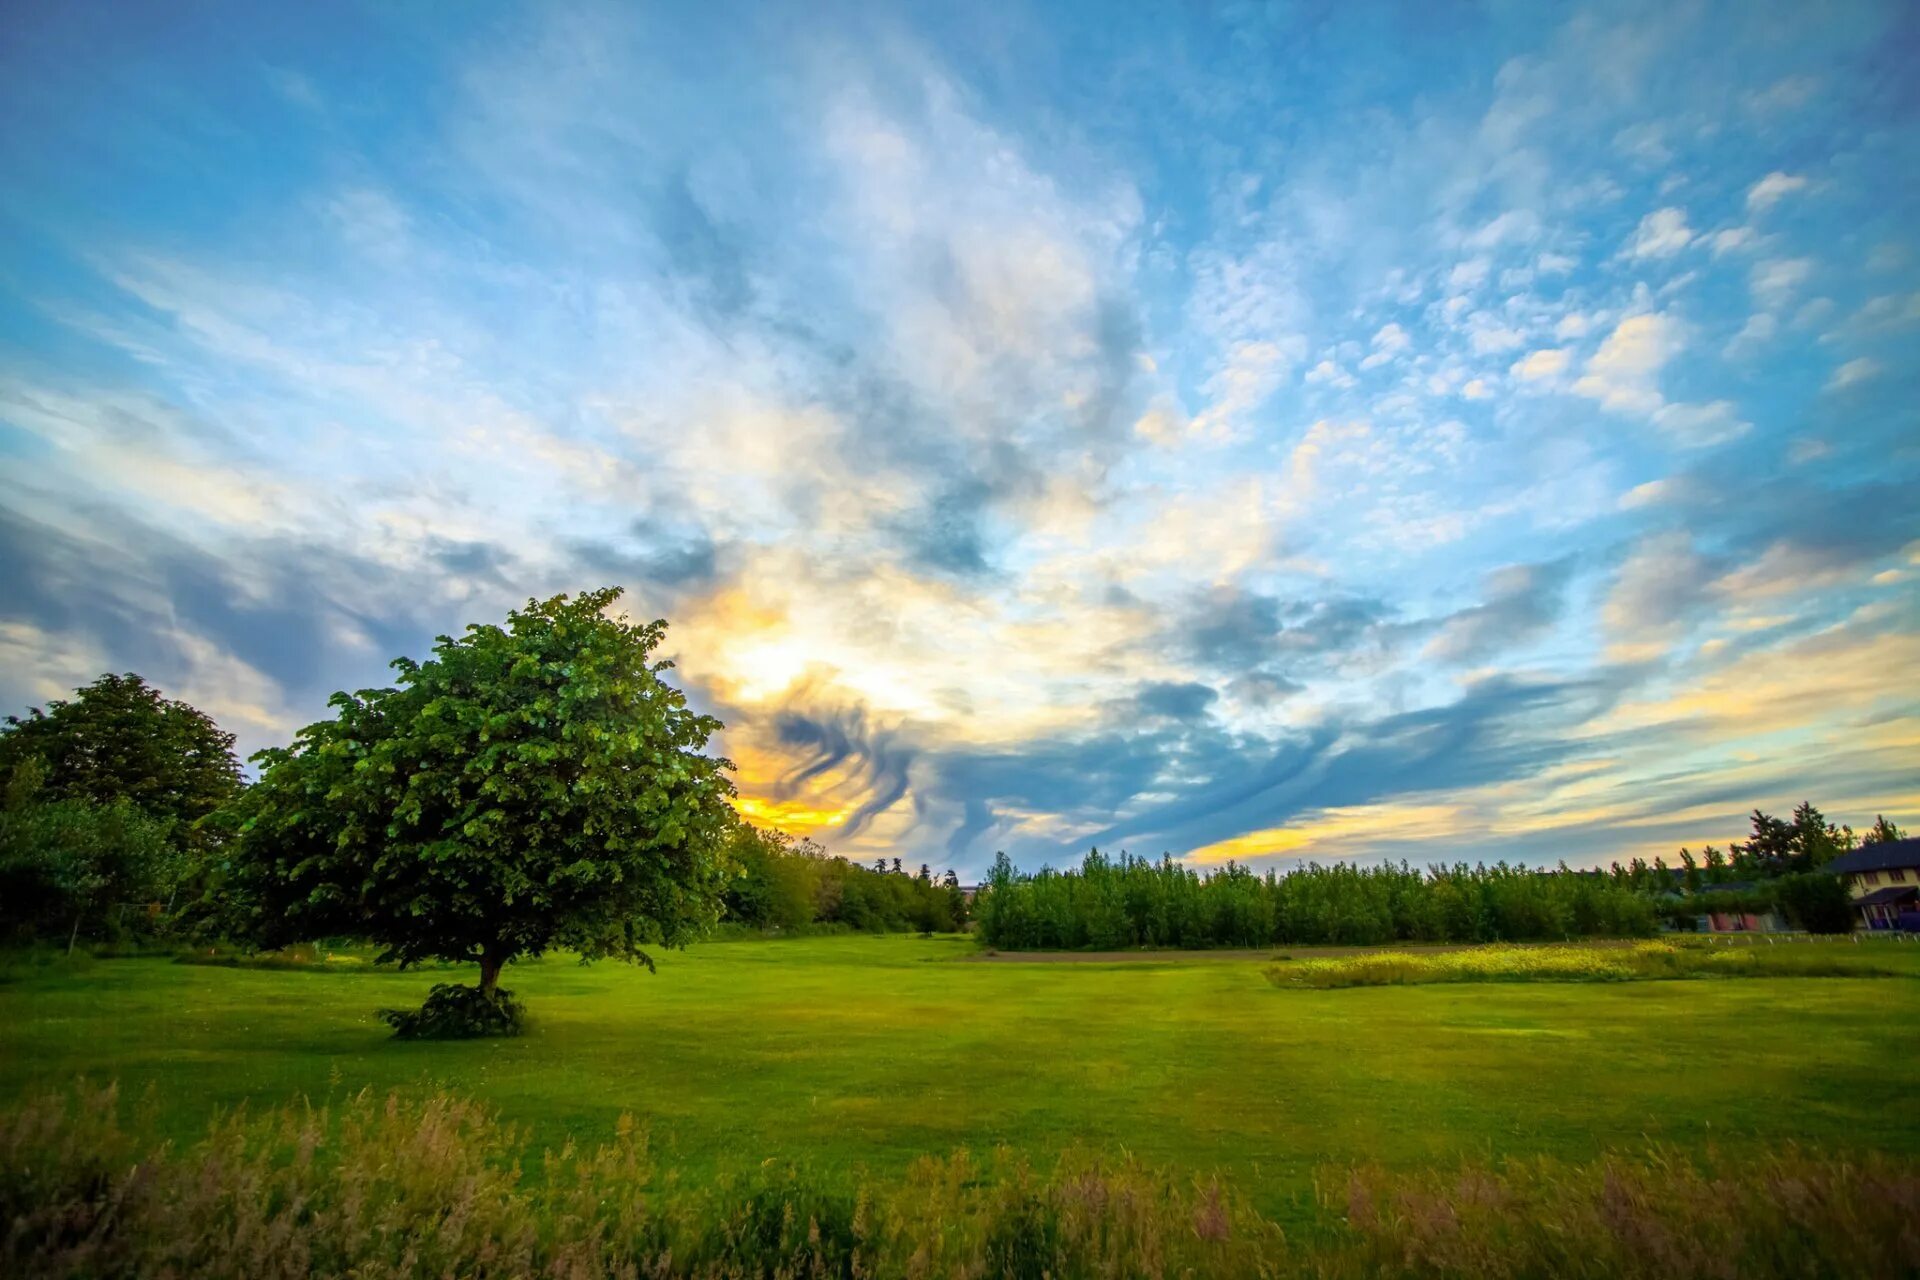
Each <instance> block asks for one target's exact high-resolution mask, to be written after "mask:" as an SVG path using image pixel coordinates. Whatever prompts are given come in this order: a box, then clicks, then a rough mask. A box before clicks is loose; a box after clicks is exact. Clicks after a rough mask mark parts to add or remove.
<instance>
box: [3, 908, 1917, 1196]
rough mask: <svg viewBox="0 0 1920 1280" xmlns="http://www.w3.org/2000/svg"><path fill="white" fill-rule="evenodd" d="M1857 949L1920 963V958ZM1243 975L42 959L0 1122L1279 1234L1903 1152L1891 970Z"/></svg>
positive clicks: (835, 948)
mask: <svg viewBox="0 0 1920 1280" xmlns="http://www.w3.org/2000/svg"><path fill="white" fill-rule="evenodd" d="M1796 945H1797V946H1798V947H1801V948H1805V949H1807V950H1808V951H1809V952H1810V953H1818V952H1820V951H1822V950H1831V951H1840V950H1843V949H1844V950H1845V951H1846V952H1847V953H1849V954H1852V953H1853V952H1854V951H1855V950H1856V949H1855V948H1854V946H1853V944H1850V943H1815V944H1805V943H1802V944H1796ZM1857 950H1858V951H1859V952H1860V953H1861V954H1863V955H1865V954H1871V955H1874V956H1877V957H1878V963H1881V964H1884V965H1887V966H1889V967H1902V968H1904V969H1905V970H1906V971H1907V972H1914V971H1916V970H1920V947H1911V946H1899V945H1891V944H1880V945H1878V946H1877V947H1874V948H1873V950H1872V951H1869V947H1868V944H1862V945H1861V946H1860V947H1859V948H1858V949H1857ZM336 954H337V953H336ZM316 955H317V956H320V957H324V955H325V950H324V949H322V950H321V951H319V952H317V953H316ZM1261 970H1262V962H1261V961H1260V960H1258V959H1248V958H1244V957H1240V958H1233V957H1221V956H1212V955H1208V954H1206V953H1193V952H1188V953H1181V954H1179V955H1178V956H1174V957H1169V958H1165V959H1164V960H1163V959H1154V958H1152V957H1147V958H1145V959H1144V960H1143V961H1142V962H1136V963H1125V964H1107V963H1090V962H1081V963H1074V964H1060V963H1002V962H999V961H996V960H992V959H986V958H983V957H981V956H980V955H979V954H978V952H977V951H976V950H975V948H974V946H973V944H972V943H971V942H969V941H968V940H966V939H964V938H957V937H944V938H933V939H922V938H915V937H904V936H890V937H869V936H847V937H823V938H805V939H789V940H776V941H752V942H735V943H727V944H722V945H701V946H696V947H694V948H692V949H691V950H689V951H685V952H673V953H670V954H667V955H664V956H663V957H661V960H660V971H659V973H658V974H654V975H649V974H647V973H646V972H645V971H644V970H641V969H637V968H635V967H632V966H628V965H621V964H616V963H610V962H602V963H599V964H595V965H593V966H591V967H583V966H581V965H579V964H576V963H574V962H573V961H572V960H571V959H570V958H568V957H564V956H550V957H548V958H547V959H545V960H544V961H542V962H540V963H536V964H525V963H522V964H515V965H511V966H508V968H507V970H506V972H505V974H503V983H504V985H506V986H508V987H511V988H512V989H513V990H514V991H515V992H516V993H517V994H518V995H519V996H520V997H522V998H524V999H526V1000H527V1001H528V1002H529V1004H530V1006H531V1007H532V1014H531V1024H530V1026H529V1028H528V1030H527V1033H526V1034H525V1035H522V1036H520V1037H517V1038H514V1039H503V1040H483V1041H470V1042H445V1043H417V1042H403V1041H395V1040H393V1039H391V1038H390V1031H389V1028H388V1027H387V1026H385V1025H384V1024H383V1023H381V1022H380V1021H379V1020H378V1017H377V1011H378V1010H380V1009H382V1008H406V1007H409V1006H417V1005H418V1004H419V1003H420V1001H421V999H422V998H423V997H424V996H425V995H426V993H427V991H428V989H429V988H430V987H432V986H433V985H434V984H435V983H439V982H445V981H447V980H448V978H449V976H450V975H458V976H462V977H464V976H465V974H466V973H467V972H469V971H468V970H462V969H435V968H429V969H427V970H426V971H424V972H423V971H419V970H410V971H407V972H396V971H394V970H392V969H389V968H385V967H372V966H366V967H361V968H359V969H336V968H333V967H320V968H315V969H314V970H313V971H310V972H297V971H283V970H274V969H250V968H219V967H205V966H194V965H182V964H173V963H169V962H167V961H165V960H162V959H126V960H96V961H93V962H92V963H91V964H89V965H87V966H85V967H84V968H69V967H67V966H65V965H62V964H60V963H53V964H49V965H46V966H41V967H29V968H23V969H22V970H20V971H19V974H18V977H17V978H16V980H15V981H13V982H11V983H7V984H5V985H0V1027H4V1033H0V1108H5V1107H7V1106H11V1105H13V1104H14V1103H15V1102H17V1101H18V1100H19V1099H21V1098H23V1097H26V1096H29V1095H31V1094H34V1093H37V1092H41V1091H44V1090H47V1089H52V1088H61V1087H65V1086H67V1085H69V1084H70V1083H71V1082H72V1081H73V1080H74V1079H75V1078H77V1077H81V1076H86V1077H90V1078H92V1079H94V1080H96V1081H105V1080H117V1081H118V1082H119V1083H120V1085H121V1087H122V1090H123V1093H124V1094H125V1096H126V1097H128V1098H129V1099H134V1100H138V1101H139V1105H141V1106H143V1107H146V1106H150V1107H151V1109H152V1112H153V1116H152V1123H153V1125H154V1128H155V1131H156V1132H157V1133H159V1134H161V1135H163V1136H165V1137H168V1138H171V1139H174V1140H176V1141H179V1142H190V1141H192V1140H194V1139H196V1138H197V1137H199V1136H200V1135H201V1134H203V1133H204V1131H205V1126H206V1123H207V1121H208V1119H209V1117H210V1116H212V1115H213V1114H214V1113H215V1112H216V1111H218V1110H220V1109H231V1108H234V1107H238V1106H241V1105H249V1106H253V1107H259V1106H262V1105H279V1104H282V1103H287V1102H290V1101H294V1100H299V1099H311V1100H312V1101H313V1102H314V1103H315V1104H316V1105H321V1104H325V1103H326V1102H327V1101H328V1100H329V1099H333V1100H336V1101H337V1100H338V1099H340V1098H343V1097H345V1096H347V1095H349V1094H351V1093H354V1092H357V1091H359V1090H361V1089H365V1088H371V1089H373V1090H375V1091H376V1092H381V1093H384V1092H386V1091H388V1090H390V1089H396V1088H398V1089H404V1090H409V1091H411V1090H419V1089H426V1090H440V1089H450V1090H453V1091H456V1092H458V1093H460V1094H462V1095H464V1096H468V1097H471V1098H473V1099H475V1100H477V1101H478V1102H480V1103H482V1104H484V1105H486V1106H488V1107H490V1108H494V1109H497V1110H498V1112H499V1114H500V1115H501V1116H502V1118H503V1119H504V1120H505V1121H507V1122H509V1123H511V1124H513V1125H515V1126H518V1127H520V1128H522V1129H524V1130H525V1131H526V1133H527V1136H528V1138H529V1141H530V1142H531V1143H532V1144H533V1145H534V1146H535V1147H536V1148H538V1147H547V1146H552V1147H555V1148H558V1147H560V1146H562V1145H563V1144H564V1143H565V1142H567V1141H568V1140H569V1139H578V1140H581V1141H586V1142H598V1141H601V1140H602V1139H603V1137H604V1135H606V1134H608V1133H610V1132H612V1130H613V1127H614V1125H615V1124H616V1123H617V1121H618V1119H619V1117H620V1116H621V1115H622V1114H623V1113H630V1114H632V1115H633V1116H635V1117H636V1119H637V1121H638V1123H639V1124H641V1125H642V1126H643V1127H644V1128H646V1129H647V1130H648V1131H649V1132H650V1133H651V1135H652V1139H653V1142H654V1145H655V1148H656V1150H657V1151H658V1152H659V1153H660V1154H661V1156H662V1158H663V1160H665V1161H667V1162H669V1163H670V1164H671V1165H672V1166H673V1167H674V1168H676V1169H677V1170H679V1171H680V1173H681V1175H682V1176H683V1177H686V1178H690V1179H708V1178H712V1177H717V1176H720V1175H722V1174H725V1173H729V1172H740V1171H743V1170H746V1169H750V1168H752V1167H755V1166H757V1165H758V1163H759V1162H760V1161H762V1160H766V1159H773V1160H775V1161H776V1162H788V1163H794V1164H797V1165H800V1166H802V1167H804V1169H805V1170H806V1171H807V1176H809V1177H811V1178H815V1179H817V1180H819V1181H820V1183H821V1184H822V1185H825V1186H833V1187H845V1186H848V1185H851V1184H852V1182H853V1181H854V1180H855V1179H857V1178H859V1177H863V1176H864V1177H868V1178H874V1179H882V1180H884V1179H886V1178H891V1177H899V1176H904V1174H905V1171H906V1170H907V1169H908V1168H909V1167H910V1166H911V1164H912V1163H913V1161H914V1160H916V1159H918V1158H919V1157H921V1156H925V1155H942V1156H944V1155H947V1154H949V1153H951V1152H953V1151H954V1150H955V1149H957V1148H961V1147H965V1148H968V1149H970V1150H972V1151H975V1152H990V1151H993V1150H995V1149H996V1148H999V1147H1002V1146H1004V1147H1006V1148H1008V1149H1009V1150H1010V1151H1011V1152H1013V1153H1014V1154H1015V1155H1018V1156H1025V1157H1027V1158H1029V1159H1031V1160H1033V1161H1035V1162H1045V1161H1048V1160H1050V1159H1051V1158H1052V1157H1053V1155H1054V1154H1055V1153H1057V1152H1059V1151H1061V1150H1064V1149H1067V1148H1069V1147H1073V1146H1076V1145H1079V1146H1083V1147H1085V1148H1087V1149H1089V1150H1092V1151H1096V1152H1100V1153H1103V1154H1114V1153H1118V1152H1120V1151H1127V1152H1131V1153H1132V1154H1134V1155H1135V1156H1137V1157H1138V1158H1139V1159H1141V1160H1142V1161H1143V1162H1145V1163H1146V1164H1147V1165H1149V1166H1150V1167H1153V1168H1158V1169H1163V1170H1167V1171H1170V1172H1173V1173H1178V1174H1180V1175H1182V1176H1187V1175H1212V1174H1215V1173H1218V1174H1219V1175H1221V1176H1222V1177H1223V1178H1224V1179H1225V1180H1227V1181H1228V1182H1229V1183H1231V1184H1232V1185H1234V1186H1236V1187H1239V1188H1242V1189H1243V1190H1244V1193H1245V1194H1246V1195H1247V1196H1248V1197H1249V1198H1250V1199H1252V1200H1253V1201H1254V1203H1255V1205H1256V1207H1257V1208H1258V1209H1259V1210H1260V1211H1261V1212H1262V1213H1263V1214H1266V1215H1268V1216H1271V1217H1274V1218H1276V1219H1278V1220H1280V1221H1283V1222H1292V1221H1298V1220H1302V1219H1303V1218H1304V1216H1305V1215H1307V1213H1308V1211H1309V1208H1310V1201H1311V1197H1312V1186H1313V1177H1314V1175H1315V1172H1316V1171H1317V1170H1323V1169H1326V1168H1341V1169H1344V1168H1347V1167H1350V1166H1354V1165H1359V1164H1366V1163H1378V1164H1379V1165H1381V1166H1382V1167H1383V1168H1385V1169H1387V1170H1389V1171H1393V1172H1396V1173H1412V1172H1416V1171H1420V1170H1425V1169H1431V1168H1435V1167H1441V1168H1444V1167H1449V1166H1451V1165H1454V1164H1457V1163H1458V1162H1459V1161H1460V1160H1461V1159H1462V1158H1466V1157H1472V1158H1475V1159H1484V1158H1496V1159H1504V1158H1510V1157H1532V1156H1543V1155H1550V1156H1554V1157H1557V1158H1560V1159H1565V1160H1569V1161H1574V1162H1581V1163H1584V1162H1588V1161H1591V1160H1594V1159H1596V1158H1598V1157H1600V1156H1602V1155H1604V1154H1606V1153H1607V1152H1609V1151H1615V1150H1621V1149H1626V1148H1631V1147H1635V1146H1637V1145H1638V1144H1641V1143H1643V1142H1645V1141H1648V1140H1651V1141H1655V1142H1659V1143H1662V1144H1671V1145H1674V1146H1677V1147H1680V1148H1682V1149H1685V1150H1688V1151H1695V1150H1700V1149H1703V1148H1705V1147H1708V1146H1713V1147H1716V1148H1718V1149H1720V1150H1722V1151H1724V1152H1726V1153H1727V1154H1729V1155H1730V1156H1732V1155H1750V1156H1758V1155H1760V1154H1762V1153H1765V1152H1767V1151H1770V1150H1773V1149H1776V1148H1777V1147H1779V1146H1780V1145H1782V1144H1784V1143H1791V1142H1798V1143H1801V1144H1804V1145H1806V1146H1807V1147H1809V1148H1810V1149H1814V1150H1823V1151H1846V1152H1861V1151H1867V1150H1880V1151H1888V1152H1898V1151H1902V1150H1906V1151H1911V1150H1914V1149H1916V1148H1920V1115H1916V1114H1915V1112H1914V1110H1913V1108H1912V1107H1911V1106H1910V1105H1909V1104H1910V1102H1911V1100H1912V1097H1913V1093H1914V1089H1915V1087H1916V1083H1920V1069H1917V1068H1916V1067H1915V1063H1916V1062H1917V1061H1920V1031H1916V1029H1915V1028H1916V1022H1915V1018H1914V1014H1915V1011H1916V1008H1920V984H1915V983H1912V982H1910V981H1874V982H1847V981H1828V980H1822V981H1809V980H1801V979H1793V978H1783V979H1779V980H1777V981H1771V982H1679V983H1614V984H1601V983H1593V984H1580V985H1553V984H1537V985H1505V986H1430V987H1400V988H1379V989H1367V990H1348V991H1312V990H1306V991H1298V992H1289V993H1286V994H1285V995H1284V996H1282V995H1281V994H1280V993H1278V992H1275V991H1273V990H1272V988H1271V987H1269V986H1268V985H1267V982H1266V979H1265V978H1264V976H1263V975H1262V972H1261Z"/></svg>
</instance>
